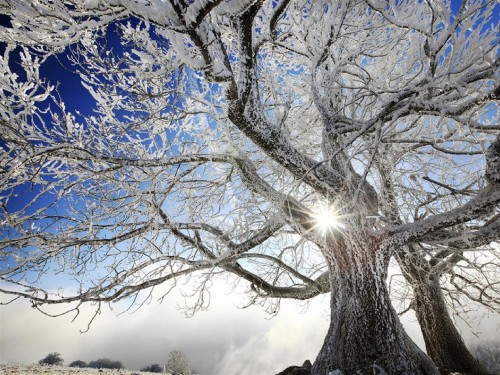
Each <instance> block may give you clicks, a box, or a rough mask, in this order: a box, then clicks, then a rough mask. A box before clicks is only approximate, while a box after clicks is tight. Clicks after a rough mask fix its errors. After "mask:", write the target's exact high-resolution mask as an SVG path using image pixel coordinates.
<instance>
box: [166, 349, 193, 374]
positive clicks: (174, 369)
mask: <svg viewBox="0 0 500 375" xmlns="http://www.w3.org/2000/svg"><path fill="white" fill-rule="evenodd" d="M165 366H166V368H167V370H168V371H169V372H170V373H172V374H174V375H188V374H189V373H190V371H191V370H190V364H189V359H188V357H187V355H186V353H184V352H181V351H179V350H173V351H171V352H170V353H169V354H168V360H167V363H166V365H165Z"/></svg>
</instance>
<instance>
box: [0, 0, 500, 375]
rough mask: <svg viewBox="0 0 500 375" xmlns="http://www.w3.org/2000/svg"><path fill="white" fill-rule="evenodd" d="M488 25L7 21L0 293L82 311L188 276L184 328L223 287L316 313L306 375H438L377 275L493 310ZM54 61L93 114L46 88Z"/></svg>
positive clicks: (494, 207)
mask: <svg viewBox="0 0 500 375" xmlns="http://www.w3.org/2000/svg"><path fill="white" fill-rule="evenodd" d="M499 8H500V5H499V4H497V2H496V1H493V0H491V1H487V0H468V1H462V2H456V1H432V0H426V1H421V2H415V1H379V0H351V1H347V0H346V1H326V0H325V1H323V0H322V1H308V0H277V1H222V0H200V1H194V2H191V1H182V0H171V1H160V0H148V1H145V0H144V1H132V0H121V1H116V0H87V1H84V2H80V1H72V0H66V1H63V0H50V1H49V0H37V1H11V0H2V1H0V13H2V14H5V15H7V16H8V17H9V20H10V23H11V25H10V26H8V27H1V28H0V41H3V42H4V43H5V45H6V48H5V49H4V53H3V56H2V57H1V58H0V70H1V71H2V76H1V79H2V80H1V86H0V88H1V91H0V93H1V94H0V95H1V96H2V101H1V103H2V104H0V108H1V111H0V122H1V125H2V126H1V127H0V137H1V143H0V146H1V147H0V166H1V168H2V169H1V174H0V181H1V184H2V192H1V194H0V199H1V204H0V218H1V220H2V229H1V230H2V237H3V239H2V240H1V241H0V259H1V261H2V269H1V273H0V276H1V280H2V282H1V284H0V290H1V291H2V292H3V293H5V294H9V295H12V296H14V297H25V298H28V299H30V300H31V301H32V303H33V305H34V306H35V307H37V308H41V307H42V306H43V305H44V304H54V303H64V302H76V303H77V307H76V308H73V307H72V309H74V310H75V311H78V306H79V305H80V304H82V303H87V302H91V303H95V304H96V305H98V306H100V304H101V303H106V302H116V301H121V300H127V301H129V302H130V303H131V306H133V305H137V304H139V305H140V304H141V303H142V302H143V301H145V300H147V298H148V295H150V294H151V293H152V290H153V289H154V288H155V287H156V286H159V285H172V286H173V285H175V284H176V283H177V281H178V280H182V279H184V278H187V277H193V278H192V282H193V283H196V286H197V293H196V296H195V298H194V299H192V300H191V305H190V307H191V310H192V311H193V312H194V311H196V310H198V309H200V308H203V307H206V306H207V304H208V303H209V287H210V282H211V279H212V278H213V277H227V278H228V280H229V281H230V282H236V281H237V280H240V279H243V280H246V282H247V285H248V291H249V293H248V296H249V300H248V303H250V304H251V303H260V304H263V305H264V306H266V308H267V309H268V310H269V311H270V312H272V313H274V312H276V311H277V310H278V308H279V301H280V299H282V298H295V299H301V300H305V299H309V298H312V297H314V296H316V295H318V294H321V293H327V292H329V293H331V310H332V317H331V326H330V330H329V332H328V334H327V337H326V339H325V345H324V347H323V348H322V350H321V352H320V354H319V355H318V358H317V359H316V362H315V364H314V365H313V370H312V371H313V373H315V374H316V373H317V374H327V373H329V371H332V370H333V369H337V368H339V369H341V370H342V371H344V372H345V373H346V374H350V373H355V372H356V371H358V370H359V371H360V372H361V373H366V374H368V373H370V374H371V373H372V369H373V365H374V363H377V366H378V365H380V366H382V368H385V370H386V371H388V372H389V373H393V374H403V373H414V374H434V373H436V371H437V370H436V369H435V367H434V365H433V364H432V362H431V361H430V360H429V359H428V358H427V357H426V356H425V354H424V353H422V352H421V351H419V350H418V349H417V348H416V346H415V345H414V344H413V343H412V342H411V340H410V339H409V338H408V337H407V335H406V333H405V332H404V330H403V329H402V327H401V326H400V323H399V320H398V318H397V316H396V314H395V311H394V309H393V308H392V307H391V304H390V300H389V291H388V288H387V286H386V278H387V272H388V268H389V261H390V259H391V258H392V257H393V256H394V257H395V259H397V260H398V262H399V263H400V264H401V267H402V270H403V271H404V273H405V276H406V277H407V280H408V283H409V285H412V286H414V287H418V286H421V285H425V283H426V281H425V280H428V279H435V280H436V283H437V285H441V284H440V283H443V288H441V287H440V286H439V288H440V290H441V291H444V293H445V295H446V296H448V297H449V298H451V301H454V303H455V305H456V306H460V305H461V304H462V300H463V299H464V298H465V299H469V300H473V301H476V302H479V303H482V304H483V305H486V306H488V307H489V308H491V309H497V310H498V302H499V294H498V287H497V286H496V284H495V283H496V281H495V280H498V272H499V267H498V266H499V263H498V250H495V248H494V247H491V244H492V243H493V242H495V241H498V239H499V238H500V216H499V209H498V207H499V202H500V189H499V186H500V138H499V136H498V134H499V127H498V120H499V108H498V98H499V95H500V82H499V81H500V77H499V65H500V58H499V33H498V17H496V18H495V17H494V15H495V14H498V13H499V10H500V9H499ZM62 55H64V56H67V57H65V58H66V59H67V61H68V62H67V64H66V65H67V68H69V69H71V70H73V71H74V72H75V74H78V75H79V77H80V79H81V82H82V85H83V87H84V88H85V90H86V92H87V93H88V96H89V97H91V98H92V100H91V101H90V102H91V103H90V104H88V103H86V102H84V100H83V98H82V100H81V103H78V99H76V98H71V97H64V96H63V95H60V93H59V92H58V87H57V84H56V82H49V81H47V80H44V78H43V75H42V74H41V73H40V71H41V69H42V68H43V66H45V65H46V64H50V63H53V59H54V57H58V56H62ZM16 61H18V62H19V66H18V65H16V63H15V62H16ZM51 61H52V62H51ZM89 107H90V108H89ZM72 108H76V109H72ZM61 274H62V275H67V276H69V277H71V278H72V280H74V281H75V282H76V284H74V285H71V286H68V285H67V284H66V281H64V283H65V284H66V285H65V286H66V287H65V288H64V289H57V288H54V285H53V284H54V278H53V276H52V275H61ZM416 290H417V292H418V289H416ZM142 291H144V292H145V293H142ZM416 299H417V300H419V299H418V298H416ZM419 301H425V298H422V299H420V300H419ZM416 305H417V306H422V308H425V306H426V305H427V304H426V303H425V302H423V303H417V304H416ZM98 309H99V307H97V309H96V310H97V311H98ZM423 315H425V314H423ZM353 335H354V336H357V337H359V340H352V339H351V340H350V339H349V337H351V338H352V337H353ZM367 343H370V345H368V346H369V347H367ZM429 345H430V344H429ZM433 359H434V358H433Z"/></svg>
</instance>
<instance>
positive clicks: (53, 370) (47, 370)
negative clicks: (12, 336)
mask: <svg viewBox="0 0 500 375" xmlns="http://www.w3.org/2000/svg"><path fill="white" fill-rule="evenodd" d="M31 374H46V375H73V374H80V375H87V374H88V375H99V374H101V375H132V374H138V375H152V373H151V372H142V371H130V370H106V369H103V370H98V369H92V368H75V367H66V366H40V365H0V375H31Z"/></svg>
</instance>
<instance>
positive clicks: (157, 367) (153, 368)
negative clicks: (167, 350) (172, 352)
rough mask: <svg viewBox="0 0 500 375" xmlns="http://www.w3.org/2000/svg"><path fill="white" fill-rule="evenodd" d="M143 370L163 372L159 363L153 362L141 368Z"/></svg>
mask: <svg viewBox="0 0 500 375" xmlns="http://www.w3.org/2000/svg"><path fill="white" fill-rule="evenodd" d="M141 371H145V372H158V373H161V372H163V369H162V368H161V366H160V365H159V364H158V363H153V364H152V365H149V366H146V367H143V368H141Z"/></svg>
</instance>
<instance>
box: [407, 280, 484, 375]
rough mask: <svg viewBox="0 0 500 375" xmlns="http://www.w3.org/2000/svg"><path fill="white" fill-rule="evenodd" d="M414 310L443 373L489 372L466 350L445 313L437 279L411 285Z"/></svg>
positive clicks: (437, 364) (429, 348)
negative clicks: (413, 296) (413, 295)
mask: <svg viewBox="0 0 500 375" xmlns="http://www.w3.org/2000/svg"><path fill="white" fill-rule="evenodd" d="M413 290H414V294H415V301H414V303H415V313H416V315H417V319H418V322H419V324H420V328H421V330H422V334H423V336H424V341H425V347H426V350H427V353H428V354H429V356H430V357H431V358H432V359H433V361H434V363H435V364H436V366H438V368H439V370H440V372H441V373H442V374H448V373H450V372H461V373H465V374H469V375H472V374H475V375H478V374H488V372H487V371H486V369H484V368H483V367H482V366H481V365H480V363H479V362H478V361H477V360H476V359H475V358H474V357H473V356H472V354H471V353H470V352H469V350H468V349H467V347H466V346H465V343H464V341H463V339H462V336H461V335H460V333H459V332H458V330H457V329H456V327H455V325H454V324H453V321H452V319H451V317H450V315H449V314H448V309H447V307H446V301H445V299H444V295H443V292H442V290H441V286H440V285H439V278H438V277H434V278H428V279H427V282H422V283H419V284H418V285H414V286H413Z"/></svg>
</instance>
